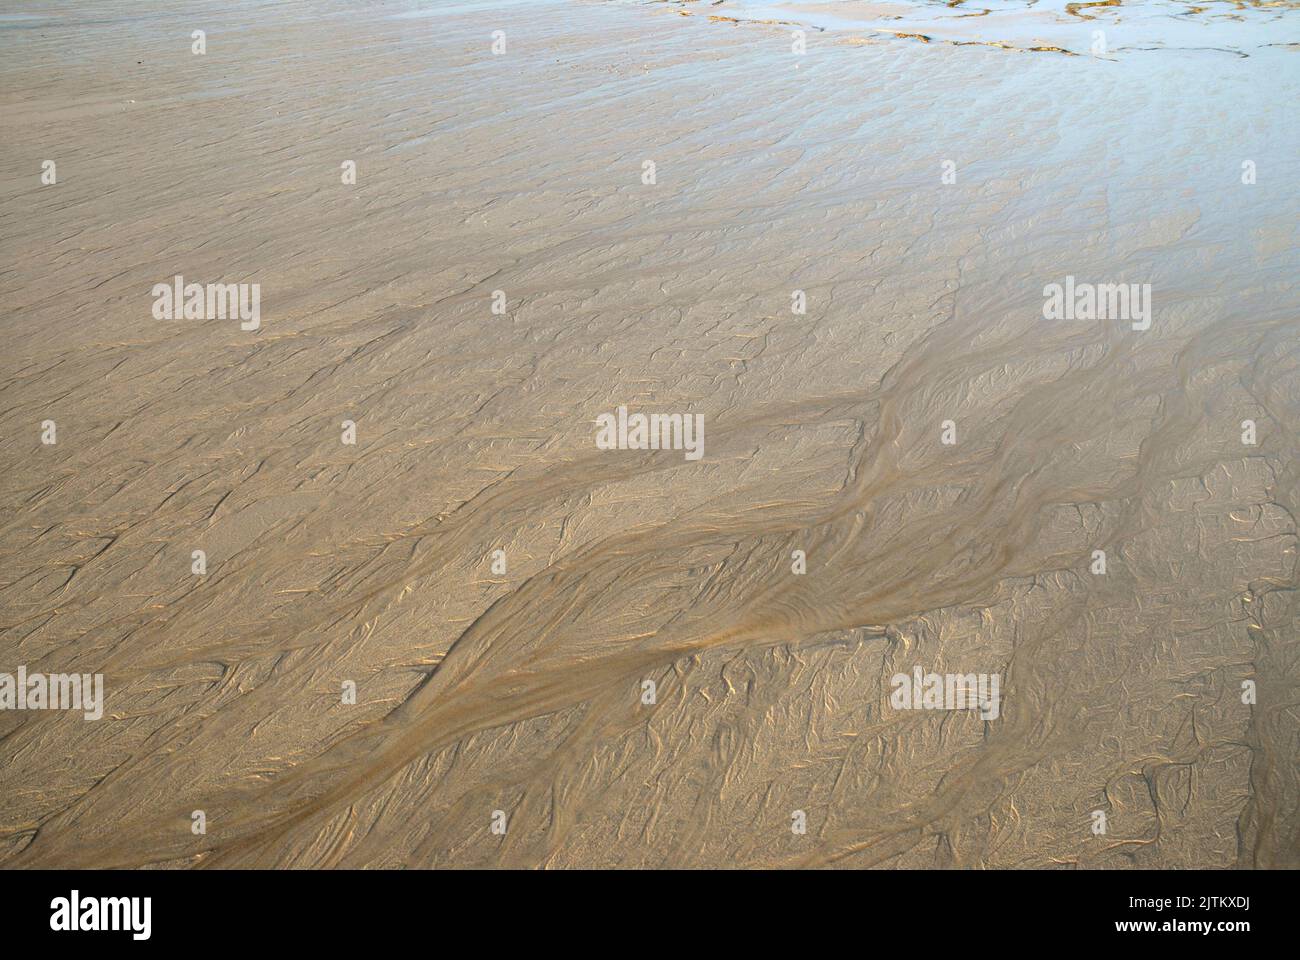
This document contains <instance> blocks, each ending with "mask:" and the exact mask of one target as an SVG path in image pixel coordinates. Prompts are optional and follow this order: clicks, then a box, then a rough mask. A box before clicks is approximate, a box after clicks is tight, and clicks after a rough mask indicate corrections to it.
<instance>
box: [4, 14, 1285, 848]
mask: <svg viewBox="0 0 1300 960" xmlns="http://www.w3.org/2000/svg"><path fill="white" fill-rule="evenodd" d="M166 8H167V9H166V12H162V13H159V12H158V11H156V10H155V11H150V12H141V11H139V10H138V8H137V7H136V5H134V4H127V3H123V2H118V0H90V2H87V3H84V4H80V5H79V7H78V11H79V12H78V13H77V14H76V16H75V17H74V16H73V15H72V14H71V13H70V12H69V10H68V9H67V7H66V5H63V4H58V3H53V2H48V0H22V2H21V3H20V4H19V6H18V9H17V10H15V11H11V13H10V16H9V17H8V18H7V19H5V20H2V21H0V79H2V80H3V83H0V91H3V92H2V93H0V121H2V122H3V126H4V129H5V131H6V136H5V145H4V147H3V150H2V151H0V205H2V209H3V215H4V221H5V240H4V249H5V254H6V256H5V258H4V266H3V269H2V272H0V293H2V294H3V297H4V302H5V304H6V306H7V309H6V310H5V311H4V312H3V320H2V321H0V322H3V324H4V334H5V336H4V340H5V344H6V349H5V351H4V357H3V361H0V364H2V365H0V376H2V379H0V400H2V401H3V402H2V403H0V458H2V459H0V463H3V481H2V483H0V489H2V490H3V503H4V504H5V507H6V509H5V510H4V515H3V518H2V520H0V523H3V529H2V532H0V616H2V617H3V622H2V626H3V628H4V632H3V635H2V636H0V672H11V673H12V672H14V671H15V670H16V669H17V667H18V666H20V665H25V667H26V669H27V670H28V671H31V672H35V671H38V670H40V671H44V672H46V673H58V672H74V671H75V672H78V673H85V674H96V673H102V675H103V677H104V685H105V691H106V693H105V697H106V702H105V709H104V716H103V718H102V719H100V720H96V721H87V720H85V719H84V718H83V716H82V715H81V714H80V713H74V712H70V711H39V712H38V711H31V710H29V711H26V712H23V711H17V710H7V711H0V782H2V783H3V791H2V799H0V865H3V866H5V867H11V868H13V867H51V866H71V867H108V866H126V867H140V866H168V867H178V866H279V867H287V866H295V867H306V866H310V867H321V866H345V867H361V866H364V867H395V866H420V867H469V866H507V867H534V866H546V867H576V866H600V867H637V866H654V867H664V866H670V867H700V866H728V867H731V866H828V865H835V866H842V867H853V868H861V867H873V866H879V867H903V868H907V867H925V866H951V867H1040V868H1041V867H1079V868H1124V867H1283V866H1291V867H1294V866H1297V865H1300V811H1298V808H1297V804H1298V803H1300V776H1298V774H1297V762H1296V761H1297V753H1298V752H1300V722H1298V721H1297V716H1298V713H1297V708H1298V707H1300V658H1297V656H1296V652H1297V647H1296V644H1297V636H1298V631H1297V626H1298V625H1300V624H1298V621H1300V600H1298V599H1297V596H1298V595H1297V592H1296V586H1297V580H1296V578H1297V566H1296V563H1297V554H1296V547H1297V517H1300V467H1297V453H1300V450H1298V449H1297V448H1298V447H1300V336H1298V334H1300V300H1298V299H1297V296H1296V291H1295V286H1294V282H1295V277H1296V273H1297V266H1298V265H1300V257H1298V256H1297V237H1296V223H1297V219H1298V218H1297V212H1300V211H1298V210H1297V203H1296V189H1295V184H1296V183H1297V181H1298V179H1300V177H1298V175H1300V150H1298V149H1297V147H1298V146H1300V135H1298V134H1297V130H1298V129H1300V126H1298V125H1297V124H1296V123H1295V107H1294V104H1295V103H1296V102H1298V101H1300V98H1298V97H1297V94H1298V93H1300V73H1298V70H1300V68H1298V67H1297V64H1298V63H1300V61H1297V59H1296V57H1297V54H1296V53H1295V52H1294V51H1292V50H1289V49H1286V48H1264V49H1260V50H1256V51H1253V52H1252V53H1251V55H1250V56H1248V57H1239V56H1235V55H1230V54H1224V53H1222V52H1219V51H1215V50H1176V51H1175V50H1167V51H1162V52H1160V53H1159V54H1158V55H1152V56H1151V57H1132V58H1120V59H1119V60H1114V61H1112V60H1104V59H1098V58H1090V57H1078V56H1076V57H1071V56H1065V55H1060V54H1051V53H1035V54H1024V53H1016V52H1012V51H1008V50H1003V49H996V48H989V47H983V46H967V47H954V46H951V45H946V44H926V43H916V42H906V41H902V40H897V41H896V40H873V41H871V42H865V41H861V40H860V39H859V38H854V37H851V36H842V35H838V34H836V35H832V33H830V32H828V33H825V34H822V33H817V32H813V33H811V34H810V35H809V37H808V41H807V42H808V49H807V52H806V53H804V54H802V55H799V54H794V53H792V51H791V30H790V28H789V27H787V26H782V25H762V24H743V25H729V24H725V23H717V22H712V21H709V20H708V19H707V11H703V10H702V11H701V15H692V16H685V17H684V16H680V15H679V13H680V11H678V10H676V9H674V8H671V7H668V6H662V7H658V6H651V7H645V6H624V5H607V4H598V3H584V2H569V0H563V2H562V0H541V2H529V3H485V4H469V3H466V4H459V5H450V6H448V5H442V6H440V7H438V8H433V7H430V6H428V5H421V4H415V3H409V2H388V3H373V2H372V3H365V2H356V0H320V2H313V3H310V4H285V3H274V2H261V0H258V2H236V3H232V4H228V5H221V9H214V8H212V6H211V5H208V4H199V3H185V2H176V3H168V4H167V5H166ZM196 29H202V30H204V31H206V45H207V46H206V53H204V54H202V55H196V54H194V53H192V52H191V43H192V40H191V33H192V31H193V30H196ZM495 30H504V31H505V42H506V47H505V52H504V53H503V54H500V55H494V54H493V52H492V49H491V48H492V43H493V36H492V33H493V31H495ZM1157 56H1158V59H1157ZM47 159H52V160H54V161H55V162H56V164H57V182H55V183H53V184H45V183H42V181H41V174H42V161H44V160H47ZM346 161H353V162H355V164H356V178H355V184H349V183H344V182H343V180H344V176H343V175H342V173H341V170H342V165H343V164H344V163H345V162H346ZM647 161H649V162H651V163H653V165H654V167H653V171H654V177H653V180H654V182H653V183H647V182H645V181H646V179H647V170H648V168H647V167H646V162H647ZM945 161H951V166H946V165H945ZM1246 162H1249V163H1251V164H1253V165H1254V170H1255V171H1256V177H1255V182H1253V183H1243V163H1246ZM946 173H951V174H952V176H951V177H945V174H946ZM945 179H952V180H953V182H945ZM177 275H180V276H183V277H184V278H185V279H186V281H187V282H188V281H193V282H197V283H204V284H206V283H250V284H251V283H257V284H259V285H260V291H261V316H260V326H259V327H258V328H257V329H255V330H244V329H241V324H240V322H239V321H238V320H237V319H229V318H227V319H197V320H196V319H191V320H185V319H174V320H167V319H164V320H158V319H156V318H155V315H154V313H153V308H154V306H155V299H154V297H153V295H152V294H151V290H152V289H153V288H154V286H155V285H156V284H160V283H161V284H169V283H171V282H172V280H173V278H174V277H175V276H177ZM1067 276H1069V277H1074V278H1078V279H1079V280H1081V281H1089V282H1094V283H1125V284H1129V283H1132V284H1150V288H1151V298H1152V299H1151V303H1152V305H1153V308H1152V314H1151V323H1150V327H1149V329H1145V330H1135V329H1134V324H1133V323H1130V322H1128V321H1127V320H1126V319H1123V320H1121V319H1114V318H1107V319H1092V320H1089V319H1060V320H1048V319H1045V317H1044V288H1045V287H1046V286H1047V285H1049V284H1053V283H1062V282H1064V280H1065V278H1066V277H1067ZM496 291H501V292H502V293H503V294H504V312H494V310H493V306H494V300H496V302H500V298H495V296H494V295H495V292H496ZM795 291H803V292H804V295H805V299H806V312H804V313H794V312H792V303H793V302H794V296H795ZM620 406H626V407H627V408H629V409H631V410H633V411H642V412H645V413H647V414H649V413H664V414H674V413H676V414H683V415H702V416H703V418H704V423H705V425H706V431H705V434H704V437H705V441H704V447H703V449H704V455H703V456H702V457H701V458H700V459H699V460H691V459H688V458H687V457H685V456H684V455H683V452H682V451H680V450H629V449H619V450H608V449H600V448H599V447H597V445H596V443H595V442H594V437H595V436H596V425H597V421H598V418H599V417H601V416H602V415H604V414H609V413H612V412H613V411H615V410H616V409H617V408H618V407H620ZM1246 420H1251V421H1253V422H1254V424H1255V425H1256V437H1255V440H1256V442H1255V443H1254V444H1248V443H1244V442H1243V427H1242V424H1243V422H1244V421H1246ZM46 421H53V422H54V423H55V424H56V425H57V441H56V442H54V443H45V442H42V436H43V431H44V430H45V428H44V427H43V424H44V423H45V422H46ZM345 421H350V422H352V423H353V424H355V443H346V442H344V440H345V434H346V428H345V427H344V422H345ZM948 422H950V423H951V425H952V428H951V431H950V432H949V431H948V427H947V426H946V424H947V423H948ZM945 439H952V440H954V442H952V443H945V442H944V440H945ZM196 550H201V551H203V556H204V558H205V564H206V566H205V572H203V573H202V574H196V573H194V572H193V570H194V563H195V561H194V559H193V556H194V551H196ZM1097 550H1103V551H1105V553H1106V561H1107V563H1106V572H1105V573H1104V574H1097V573H1095V572H1093V565H1094V563H1095V560H1094V557H1095V553H1094V551H1097ZM495 551H502V553H500V554H497V553H495ZM797 551H801V552H802V558H803V564H804V570H803V572H797V571H796V567H797V566H798V563H799V561H798V559H796V552H797ZM501 561H504V570H502V569H501V566H500V564H501ZM918 665H919V666H921V667H923V668H924V669H925V670H927V671H930V670H932V671H938V672H941V673H943V672H955V673H961V674H968V673H996V674H998V675H999V676H1000V677H1001V698H1002V699H1001V703H1000V715H999V716H998V717H997V718H996V719H991V720H986V719H983V718H982V717H981V716H980V715H979V714H978V713H977V712H975V711H969V710H964V711H963V710H900V709H896V708H895V707H894V706H892V705H891V703H890V693H891V686H890V678H891V677H893V676H894V675H896V674H899V673H910V672H911V671H912V670H913V668H914V667H915V666H918ZM646 681H653V682H654V690H655V698H654V700H655V702H653V703H646V702H644V701H645V699H646V697H645V690H646V686H645V683H646ZM1248 681H1250V682H1253V684H1254V688H1255V702H1254V703H1247V702H1243V699H1244V696H1245V693H1244V691H1245V689H1246V687H1245V686H1243V685H1244V684H1247V682H1248ZM348 683H352V684H355V690H356V698H355V699H356V702H355V704H352V703H347V702H344V701H345V699H346V696H345V694H344V691H345V690H346V686H347V684H348ZM196 811H202V812H203V818H202V821H203V824H204V827H205V830H204V832H196V829H197V828H196V823H197V821H196V818H195V812H196ZM498 811H499V812H500V815H499V816H498V815H497V812H498ZM1095 811H1102V812H1103V813H1104V814H1105V824H1106V828H1105V832H1104V833H1098V832H1096V830H1095V826H1096V824H1097V819H1096V817H1095V816H1094V812H1095ZM796 812H802V813H803V814H804V819H805V822H806V832H803V833H799V832H796V831H795V830H793V829H792V819H793V818H794V815H795V813H796ZM502 826H504V827H505V831H504V833H502V832H499V830H500V828H501V827H502ZM494 827H496V830H494Z"/></svg>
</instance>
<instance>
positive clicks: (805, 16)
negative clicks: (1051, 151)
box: [677, 0, 1300, 58]
mask: <svg viewBox="0 0 1300 960" xmlns="http://www.w3.org/2000/svg"><path fill="white" fill-rule="evenodd" d="M677 6H679V7H680V8H681V9H683V10H688V11H690V12H692V13H698V14H701V15H706V16H717V17H734V18H737V19H740V20H767V21H779V22H782V23H787V24H790V25H801V26H807V27H810V28H813V29H816V30H825V31H833V32H836V33H849V34H857V35H863V36H872V35H890V34H896V35H903V36H905V38H907V39H916V40H921V41H925V42H966V43H969V42H978V43H989V44H997V45H1007V46H1010V47H1014V48H1017V49H1024V50H1034V49H1044V50H1045V51H1055V50H1063V51H1069V52H1071V53H1075V54H1080V55H1086V56H1097V57H1102V58H1113V57H1117V56H1121V55H1126V54H1137V53H1151V52H1157V51H1162V50H1171V49H1185V50H1196V49H1202V50H1220V51H1224V52H1231V53H1235V54H1237V55H1239V56H1248V55H1249V54H1250V53H1251V52H1253V51H1256V50H1259V49H1261V48H1266V47H1293V48H1294V47H1295V46H1296V45H1297V44H1300V3H1297V2H1296V0H1198V2H1190V0H1189V2H1182V0H1094V2H1074V0H990V2H984V0H912V2H908V0H884V2H879V3H875V2H869V0H808V2H802V0H787V2H781V0H777V2H773V0H722V2H717V3H712V4H709V3H699V2H697V0H684V2H681V3H678V4H677Z"/></svg>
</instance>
